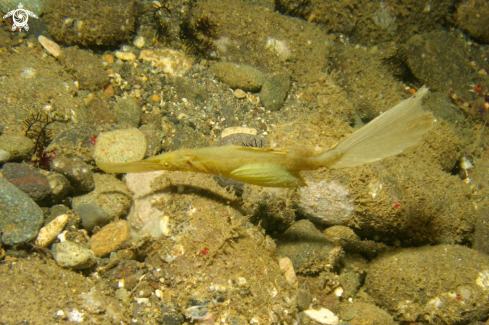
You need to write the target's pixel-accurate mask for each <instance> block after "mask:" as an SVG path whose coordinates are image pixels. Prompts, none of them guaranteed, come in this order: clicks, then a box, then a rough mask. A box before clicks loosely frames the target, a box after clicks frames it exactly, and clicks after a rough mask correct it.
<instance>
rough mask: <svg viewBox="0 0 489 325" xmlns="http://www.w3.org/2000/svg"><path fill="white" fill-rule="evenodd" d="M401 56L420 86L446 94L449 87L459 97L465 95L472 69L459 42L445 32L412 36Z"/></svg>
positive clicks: (462, 45)
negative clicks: (404, 57)
mask: <svg viewBox="0 0 489 325" xmlns="http://www.w3.org/2000/svg"><path fill="white" fill-rule="evenodd" d="M404 53H405V54H406V57H407V64H408V66H409V68H410V69H411V71H412V72H413V74H414V76H415V77H416V78H417V79H418V80H419V81H420V82H421V84H427V85H429V86H430V88H431V89H432V90H436V91H440V92H443V93H448V90H449V88H450V86H452V87H453V89H454V90H455V92H456V93H457V94H459V95H460V96H464V95H468V94H467V85H468V84H470V82H471V81H472V67H471V65H470V53H468V52H467V50H466V46H465V42H464V41H463V40H462V39H459V38H457V37H456V36H455V35H453V34H450V33H448V32H446V31H434V32H431V33H424V34H419V35H414V36H412V37H411V38H410V39H409V40H408V41H407V42H406V45H405V46H404Z"/></svg>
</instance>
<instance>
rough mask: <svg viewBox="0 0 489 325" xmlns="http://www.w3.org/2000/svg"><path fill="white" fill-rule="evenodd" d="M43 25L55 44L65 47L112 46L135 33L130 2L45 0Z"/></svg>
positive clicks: (134, 10)
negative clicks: (45, 25)
mask: <svg viewBox="0 0 489 325" xmlns="http://www.w3.org/2000/svg"><path fill="white" fill-rule="evenodd" d="M46 8H49V9H47V10H46V14H45V15H44V21H45V22H46V24H47V29H48V31H49V33H50V34H51V35H52V36H53V38H54V39H55V40H56V41H57V42H61V43H64V44H67V45H75V44H77V45H83V46H94V45H96V46H101V45H113V44H117V43H119V42H123V41H126V40H128V39H129V37H130V35H131V34H132V33H133V32H134V28H135V20H136V15H137V13H138V12H137V10H136V6H135V2H134V1H133V0H114V1H110V2H109V1H83V0H68V1H57V0H48V3H47V5H46Z"/></svg>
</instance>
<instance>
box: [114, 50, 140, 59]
mask: <svg viewBox="0 0 489 325" xmlns="http://www.w3.org/2000/svg"><path fill="white" fill-rule="evenodd" d="M115 57H116V58H118V59H120V60H122V61H134V60H136V54H134V53H132V52H121V51H116V52H115Z"/></svg>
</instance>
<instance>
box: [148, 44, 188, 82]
mask: <svg viewBox="0 0 489 325" xmlns="http://www.w3.org/2000/svg"><path fill="white" fill-rule="evenodd" d="M139 59H141V60H144V61H148V62H151V66H153V67H155V68H159V69H161V71H162V72H164V73H166V74H169V75H170V76H172V77H181V76H183V75H184V74H186V73H187V72H188V71H189V70H190V68H191V67H192V61H191V60H190V59H189V58H188V57H187V56H186V55H185V54H184V53H182V52H180V51H175V50H170V49H154V50H142V51H141V54H139Z"/></svg>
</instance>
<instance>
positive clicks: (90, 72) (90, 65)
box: [59, 47, 109, 91]
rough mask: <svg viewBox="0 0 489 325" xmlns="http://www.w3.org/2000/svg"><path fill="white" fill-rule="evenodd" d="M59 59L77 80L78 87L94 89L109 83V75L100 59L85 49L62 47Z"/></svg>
mask: <svg viewBox="0 0 489 325" xmlns="http://www.w3.org/2000/svg"><path fill="white" fill-rule="evenodd" d="M59 60H60V61H61V62H62V63H63V64H64V66H65V68H66V70H68V72H70V73H71V74H72V75H73V77H74V78H75V80H77V81H78V87H79V88H80V89H86V90H90V91H94V90H97V89H101V88H103V87H105V86H106V85H107V84H108V83H109V77H108V76H107V73H106V72H105V70H104V67H103V66H102V60H101V59H100V58H99V57H97V56H95V55H93V54H92V53H90V52H88V51H87V50H80V49H78V48H75V47H70V48H67V49H64V50H63V52H62V53H61V56H60V57H59Z"/></svg>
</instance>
